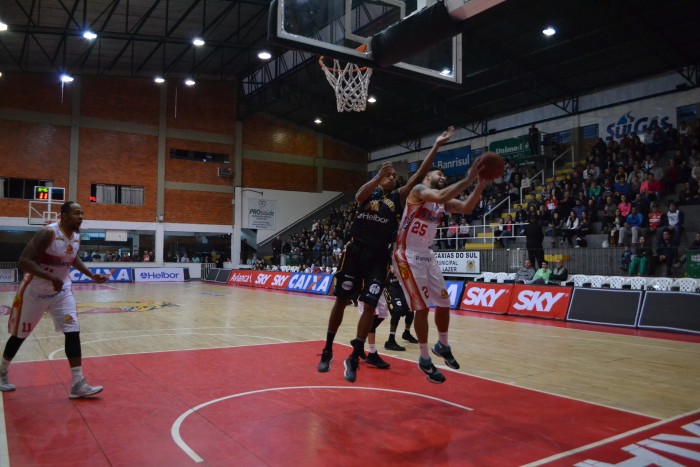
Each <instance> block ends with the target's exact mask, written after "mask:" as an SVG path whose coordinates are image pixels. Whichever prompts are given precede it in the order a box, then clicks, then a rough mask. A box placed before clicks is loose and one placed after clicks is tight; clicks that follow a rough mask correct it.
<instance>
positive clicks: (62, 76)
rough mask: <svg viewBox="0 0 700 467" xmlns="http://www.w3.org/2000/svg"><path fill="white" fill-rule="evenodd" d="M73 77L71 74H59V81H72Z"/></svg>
mask: <svg viewBox="0 0 700 467" xmlns="http://www.w3.org/2000/svg"><path fill="white" fill-rule="evenodd" d="M73 79H74V78H73V77H72V76H71V75H67V74H65V73H64V74H62V75H61V82H62V83H72V82H73Z"/></svg>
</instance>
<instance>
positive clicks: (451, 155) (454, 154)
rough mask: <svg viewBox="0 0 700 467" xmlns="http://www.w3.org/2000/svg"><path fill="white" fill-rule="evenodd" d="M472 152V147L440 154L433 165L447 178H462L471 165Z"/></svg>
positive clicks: (463, 147)
mask: <svg viewBox="0 0 700 467" xmlns="http://www.w3.org/2000/svg"><path fill="white" fill-rule="evenodd" d="M471 152H472V147H471V146H462V147H461V148H455V149H449V150H447V151H442V152H439V153H438V154H437V156H435V163H434V164H433V165H434V166H435V167H438V168H440V170H442V172H443V173H444V174H445V175H446V176H447V177H462V176H464V174H466V173H467V170H469V166H470V165H471V161H470V156H471Z"/></svg>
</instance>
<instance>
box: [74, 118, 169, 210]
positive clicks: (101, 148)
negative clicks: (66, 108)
mask: <svg viewBox="0 0 700 467" xmlns="http://www.w3.org/2000/svg"><path fill="white" fill-rule="evenodd" d="M78 152H79V154H80V158H79V162H78V199H77V200H76V201H78V202H79V203H80V204H81V205H82V206H83V209H84V210H85V217H86V218H87V219H91V220H115V219H121V220H127V221H135V222H153V221H154V220H155V216H156V189H157V180H156V171H157V169H158V161H157V154H158V139H157V137H155V136H148V135H137V134H131V133H117V132H111V131H104V130H92V129H88V128H82V129H81V130H80V146H79V148H78ZM93 183H105V184H110V185H134V186H142V187H144V205H143V206H121V205H115V204H95V203H90V185H92V184H93Z"/></svg>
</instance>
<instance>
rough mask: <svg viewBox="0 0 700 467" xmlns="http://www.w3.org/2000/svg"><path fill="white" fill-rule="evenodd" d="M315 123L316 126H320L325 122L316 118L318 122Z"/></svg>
mask: <svg viewBox="0 0 700 467" xmlns="http://www.w3.org/2000/svg"><path fill="white" fill-rule="evenodd" d="M314 123H315V124H316V125H320V124H321V123H323V120H321V119H320V118H318V117H316V120H314Z"/></svg>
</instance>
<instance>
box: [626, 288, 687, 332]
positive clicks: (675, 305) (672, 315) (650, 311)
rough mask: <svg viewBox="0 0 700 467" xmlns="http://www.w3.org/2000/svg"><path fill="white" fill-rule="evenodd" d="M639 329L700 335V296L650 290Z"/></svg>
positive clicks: (645, 297)
mask: <svg viewBox="0 0 700 467" xmlns="http://www.w3.org/2000/svg"><path fill="white" fill-rule="evenodd" d="M639 327H640V328H641V329H660V330H664V331H683V332H692V333H695V334H700V294H697V293H687V292H662V291H654V290H648V291H647V292H646V293H645V294H644V302H643V303H642V307H641V314H640V317H639Z"/></svg>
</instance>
